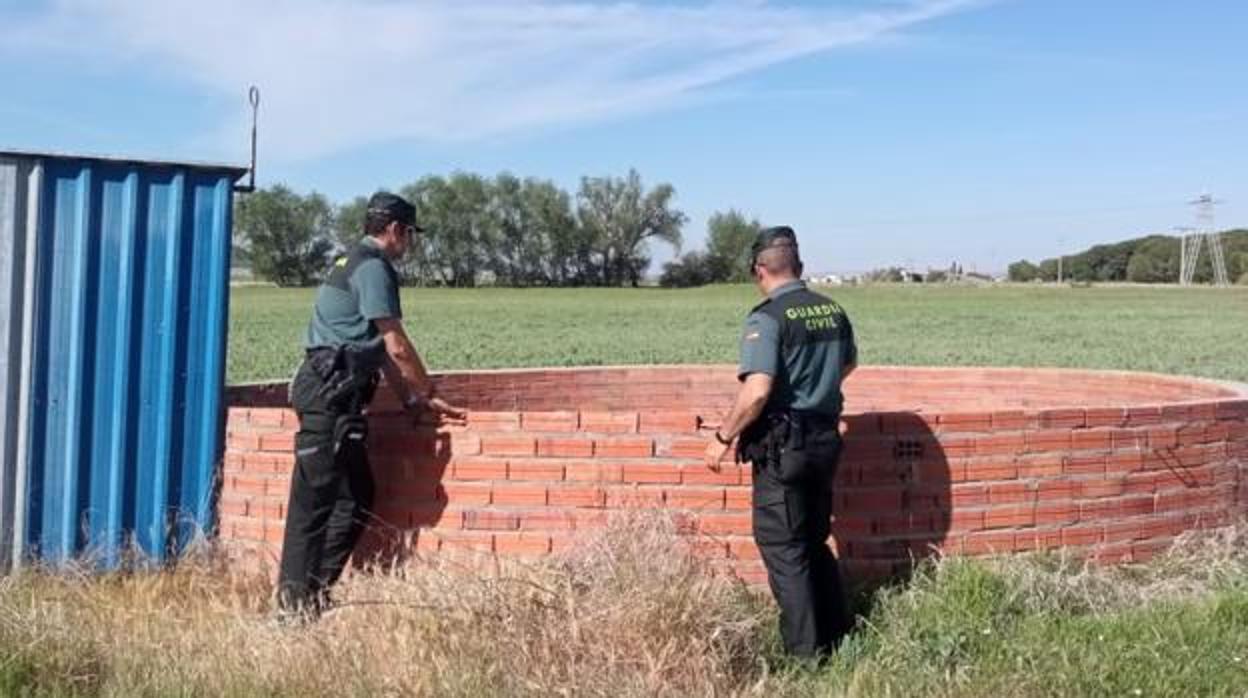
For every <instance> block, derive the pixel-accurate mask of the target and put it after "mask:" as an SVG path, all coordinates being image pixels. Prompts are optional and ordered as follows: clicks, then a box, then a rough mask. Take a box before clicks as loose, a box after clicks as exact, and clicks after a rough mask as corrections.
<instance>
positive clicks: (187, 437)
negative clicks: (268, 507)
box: [0, 152, 246, 566]
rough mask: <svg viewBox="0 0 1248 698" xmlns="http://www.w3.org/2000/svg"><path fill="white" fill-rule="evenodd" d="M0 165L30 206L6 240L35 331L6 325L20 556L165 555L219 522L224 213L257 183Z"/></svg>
mask: <svg viewBox="0 0 1248 698" xmlns="http://www.w3.org/2000/svg"><path fill="white" fill-rule="evenodd" d="M4 162H7V163H10V167H11V169H12V170H13V171H14V172H15V173H20V172H29V173H31V176H29V177H27V178H26V179H25V180H23V179H22V178H21V177H16V176H15V177H13V178H12V179H13V180H15V181H17V182H19V187H18V189H21V183H22V182H23V181H24V182H25V189H22V190H21V191H18V192H17V193H18V194H19V195H20V197H21V199H22V200H23V201H25V202H28V203H29V205H28V206H27V208H28V209H29V211H28V213H29V215H27V217H26V220H24V221H19V220H17V219H18V218H19V217H20V216H19V215H18V214H17V213H13V225H12V228H13V229H14V230H15V231H17V232H16V233H15V234H14V235H13V239H14V240H15V241H16V240H17V239H18V238H23V241H24V250H22V252H23V254H24V255H26V259H25V260H24V261H25V262H26V263H27V264H26V268H27V269H29V270H30V273H29V274H28V275H23V277H22V278H21V279H18V278H17V275H16V274H12V273H11V274H10V278H8V279H5V281H7V283H8V284H9V285H13V284H16V283H17V282H18V281H21V282H22V283H24V284H25V287H26V288H27V289H28V295H27V297H25V298H24V299H23V301H24V304H25V306H26V313H25V318H26V320H25V322H22V323H18V322H15V321H14V320H12V319H10V320H9V323H8V324H9V328H8V330H9V331H8V334H10V335H16V334H17V332H15V331H14V330H18V331H20V335H21V337H22V338H23V339H24V343H25V345H26V348H27V349H26V354H27V355H25V356H24V357H23V366H22V370H21V371H20V373H21V376H22V379H21V383H22V386H24V389H23V387H22V386H19V390H18V391H17V393H18V399H17V403H18V405H17V413H18V414H17V416H16V418H15V417H14V416H13V415H12V414H8V415H6V421H7V422H9V423H10V424H14V425H16V426H15V427H13V430H14V432H13V433H10V437H11V438H10V439H9V440H11V441H14V442H15V446H14V457H13V459H12V460H11V461H9V460H7V459H6V462H10V463H12V464H13V467H12V468H11V470H12V471H13V472H12V473H11V475H9V477H8V479H9V480H11V481H12V487H11V490H12V492H13V495H12V499H13V506H12V507H11V508H12V510H13V511H12V523H11V528H12V529H13V532H12V540H13V541H14V542H15V545H14V546H13V548H14V549H13V554H14V559H15V560H17V561H19V562H20V561H21V560H22V559H30V558H39V559H41V560H43V561H45V562H52V563H56V562H61V561H65V560H68V559H73V558H78V557H82V556H85V557H87V558H89V559H91V560H94V561H96V562H98V563H99V564H102V565H104V566H112V565H114V564H116V563H117V562H118V559H119V556H120V554H121V553H122V552H123V551H125V550H126V549H127V547H129V546H130V545H131V544H133V545H134V546H136V547H137V548H139V549H141V550H142V551H144V552H146V553H147V554H148V555H149V556H150V557H152V558H153V559H157V560H159V559H163V558H164V557H165V556H166V555H168V554H170V553H176V552H177V551H178V550H179V549H180V548H181V546H183V545H184V544H185V543H186V542H187V541H188V540H189V538H190V537H192V536H193V535H195V533H196V532H198V531H200V530H208V529H210V528H211V525H212V523H213V521H212V516H213V510H212V506H211V504H212V501H211V500H212V494H213V481H214V476H215V472H216V465H217V463H218V461H219V460H220V457H221V439H220V435H221V424H222V423H221V419H222V405H221V395H222V389H223V382H224V367H225V348H226V330H227V325H226V314H227V301H228V291H229V289H228V279H229V260H230V231H231V204H232V198H233V184H234V181H235V180H236V179H238V177H239V176H241V175H242V174H243V173H244V172H245V171H246V170H245V168H240V167H234V166H228V165H210V164H179V163H169V162H153V161H135V160H124V159H117V158H91V157H83V156H73V155H50V154H40V153H13V152H0V163H4ZM3 171H4V170H3V169H0V172H3ZM13 198H14V199H15V200H16V199H17V198H18V196H14V197H13ZM31 202H33V203H31ZM13 208H16V206H14V207H13ZM0 213H4V209H3V208H0ZM15 246H16V245H11V247H15ZM10 266H13V265H10ZM4 271H5V270H4V268H3V267H2V266H0V273H4ZM0 278H3V277H0ZM0 321H3V317H0ZM19 325H20V326H19ZM3 338H4V334H3V330H0V339H3ZM10 376H12V372H11V373H10ZM8 411H9V412H10V413H11V412H12V410H8ZM6 429H7V427H6Z"/></svg>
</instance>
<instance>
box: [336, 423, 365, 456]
mask: <svg viewBox="0 0 1248 698" xmlns="http://www.w3.org/2000/svg"><path fill="white" fill-rule="evenodd" d="M367 442H368V418H367V417H365V416H364V415H362V414H344V415H342V416H341V417H339V418H338V419H336V420H334V453H335V454H337V453H338V451H340V450H342V448H343V447H344V446H347V445H348V444H350V445H353V446H363V445H365V444H366V443H367Z"/></svg>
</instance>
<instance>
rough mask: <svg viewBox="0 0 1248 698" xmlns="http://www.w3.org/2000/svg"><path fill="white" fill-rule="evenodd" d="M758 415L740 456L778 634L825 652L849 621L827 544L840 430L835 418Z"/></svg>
mask: <svg viewBox="0 0 1248 698" xmlns="http://www.w3.org/2000/svg"><path fill="white" fill-rule="evenodd" d="M760 422H761V423H760V424H757V425H755V426H754V428H752V429H751V430H747V436H749V435H750V434H749V432H751V431H753V432H755V433H754V434H753V435H752V436H754V438H755V440H756V443H755V444H754V447H753V448H749V447H747V448H746V449H745V451H746V452H745V453H743V457H745V458H746V459H748V460H749V461H750V462H751V465H752V468H753V480H754V490H753V510H754V516H753V518H754V542H755V543H756V544H757V545H758V549H759V551H760V553H761V554H762V557H763V564H764V566H765V567H766V568H767V581H768V583H769V584H770V586H771V592H772V595H773V596H775V598H776V603H777V605H779V607H780V635H781V637H782V639H783V640H784V647H785V649H786V650H787V651H788V652H789V653H791V654H793V655H796V656H800V657H815V656H819V655H823V654H828V653H831V652H832V651H833V650H834V649H835V648H836V646H837V645H838V644H839V643H840V640H841V638H843V637H844V636H845V634H846V633H848V632H849V630H850V629H851V627H852V619H851V618H850V617H849V611H848V609H847V608H846V605H845V597H844V590H843V589H842V584H841V575H840V570H839V569H838V566H837V561H836V557H835V556H834V555H833V554H832V550H831V548H829V547H828V536H829V535H830V534H831V518H832V479H833V477H834V476H835V474H836V466H837V462H838V461H839V459H840V453H841V437H840V433H839V432H838V431H837V426H836V420H827V419H820V420H817V421H805V422H804V423H803V420H801V419H800V418H787V417H779V418H770V419H769V418H768V417H760ZM758 442H761V443H758Z"/></svg>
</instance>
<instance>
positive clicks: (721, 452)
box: [706, 436, 732, 473]
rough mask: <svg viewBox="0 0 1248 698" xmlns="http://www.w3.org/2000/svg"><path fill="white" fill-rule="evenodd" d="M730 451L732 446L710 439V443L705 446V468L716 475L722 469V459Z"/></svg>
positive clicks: (713, 438)
mask: <svg viewBox="0 0 1248 698" xmlns="http://www.w3.org/2000/svg"><path fill="white" fill-rule="evenodd" d="M731 450H732V444H726V445H725V444H721V443H720V442H719V440H718V439H716V438H715V437H714V436H712V437H711V441H710V443H708V444H707V445H706V467H707V468H708V469H709V470H710V471H711V472H714V473H718V472H719V471H720V469H721V468H722V467H723V462H724V457H725V456H727V455H728V452H729V451H731Z"/></svg>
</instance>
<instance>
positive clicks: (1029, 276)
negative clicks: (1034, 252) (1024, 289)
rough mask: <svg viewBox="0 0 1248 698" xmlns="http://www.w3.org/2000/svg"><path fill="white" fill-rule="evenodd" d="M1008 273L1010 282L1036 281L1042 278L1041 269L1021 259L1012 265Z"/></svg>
mask: <svg viewBox="0 0 1248 698" xmlns="http://www.w3.org/2000/svg"><path fill="white" fill-rule="evenodd" d="M1008 273H1009V278H1010V281H1018V282H1028V281H1035V280H1036V279H1038V278H1040V267H1037V266H1036V265H1034V264H1032V263H1031V262H1028V261H1027V260H1025V259H1020V260H1019V261H1017V262H1015V263H1013V264H1011V265H1010V267H1009V270H1008Z"/></svg>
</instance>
